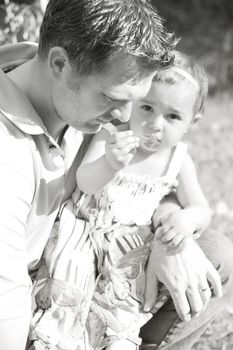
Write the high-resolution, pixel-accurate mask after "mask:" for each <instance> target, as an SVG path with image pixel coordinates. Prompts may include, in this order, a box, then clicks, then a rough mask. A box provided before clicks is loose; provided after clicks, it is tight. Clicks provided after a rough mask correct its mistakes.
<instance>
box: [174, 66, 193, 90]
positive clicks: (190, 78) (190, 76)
mask: <svg viewBox="0 0 233 350" xmlns="http://www.w3.org/2000/svg"><path fill="white" fill-rule="evenodd" d="M172 70H173V71H174V72H176V73H178V74H180V75H182V77H184V78H185V79H187V80H188V81H189V82H190V83H192V84H194V85H195V86H196V87H197V88H199V85H198V82H197V81H196V80H195V79H194V78H193V77H192V75H191V74H189V73H188V72H186V71H185V70H184V69H183V68H180V67H172Z"/></svg>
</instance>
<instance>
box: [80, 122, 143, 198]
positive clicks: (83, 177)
mask: <svg viewBox="0 0 233 350" xmlns="http://www.w3.org/2000/svg"><path fill="white" fill-rule="evenodd" d="M138 145H139V142H138V138H137V137H135V136H134V135H133V132H132V131H131V130H127V131H119V132H116V133H115V134H114V135H110V134H109V132H108V131H106V130H105V129H102V130H101V131H100V132H99V133H98V134H96V135H94V136H93V138H92V140H91V143H90V145H89V148H88V150H87V152H86V155H85V157H84V159H83V161H82V163H81V165H80V167H79V168H78V170H77V174H76V179H77V184H78V187H79V188H80V190H82V191H83V192H84V193H87V194H94V193H96V192H98V191H99V190H100V189H101V188H103V187H104V186H105V185H106V184H107V183H108V182H109V181H110V180H112V178H113V177H114V175H115V174H116V173H117V171H118V170H120V169H122V168H123V167H125V166H126V165H127V164H129V162H130V161H131V160H132V158H133V157H134V154H135V150H136V148H137V147H138Z"/></svg>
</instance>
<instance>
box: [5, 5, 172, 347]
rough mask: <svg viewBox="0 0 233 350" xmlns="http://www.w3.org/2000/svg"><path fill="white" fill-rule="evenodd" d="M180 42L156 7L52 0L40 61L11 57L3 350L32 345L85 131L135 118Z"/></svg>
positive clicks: (7, 79)
mask: <svg viewBox="0 0 233 350" xmlns="http://www.w3.org/2000/svg"><path fill="white" fill-rule="evenodd" d="M174 44H175V40H174V38H173V36H171V35H170V34H169V33H167V32H166V31H165V29H164V28H163V25H162V23H161V19H160V17H159V16H158V14H157V13H156V11H155V9H153V7H152V5H151V4H150V2H149V1H144V0H137V1H135V0H51V1H50V2H49V4H48V6H47V9H46V13H45V17H44V21H43V24H42V26H41V31H40V39H39V47H38V54H37V55H36V56H35V57H34V58H32V59H31V60H28V61H27V62H25V63H24V64H22V65H18V64H19V62H18V58H17V57H15V59H14V54H13V53H14V50H13V52H12V51H8V52H9V60H10V64H9V65H7V64H4V68H5V71H8V73H7V74H5V73H3V72H0V133H1V135H0V143H1V147H0V168H1V169H0V174H1V175H0V176H1V183H0V193H1V196H0V198H1V199H0V208H1V219H0V226H1V228H0V241H1V244H0V259H1V261H0V349H7V350H13V349H14V350H21V349H24V348H25V344H26V339H27V333H28V327H29V322H30V316H31V298H30V296H31V280H30V277H29V274H30V275H31V274H32V271H33V270H36V268H37V265H38V262H39V260H40V257H41V254H42V252H43V249H44V247H45V244H46V241H47V239H48V236H49V233H50V231H51V228H52V225H53V222H54V220H55V217H56V215H57V213H58V209H59V207H60V204H61V203H62V201H63V200H65V199H66V198H67V197H69V196H70V194H71V192H72V190H73V188H74V184H75V176H74V174H75V166H76V165H77V164H78V163H77V162H76V161H75V162H74V163H73V160H74V157H75V155H76V153H77V151H78V149H79V146H80V144H81V141H82V132H84V133H95V132H97V131H98V130H99V129H100V128H101V126H102V124H104V123H106V122H108V121H110V120H113V119H119V120H120V121H121V122H124V121H127V120H128V119H129V116H130V111H131V102H132V100H134V99H136V98H139V97H142V96H145V95H146V93H147V91H148V90H149V88H150V84H151V80H152V77H153V74H154V72H155V70H156V69H158V68H159V67H162V66H166V65H168V64H170V62H171V61H172V59H173V55H172V49H173V47H174ZM9 50H10V48H9ZM25 53H26V52H25ZM28 53H29V54H31V53H30V49H29V52H28ZM6 57H7V51H5V53H4V54H3V53H2V56H1V59H2V61H3V62H5V60H6ZM20 58H22V59H23V57H19V59H20ZM17 65H18V66H17ZM15 66H16V67H15ZM12 68H14V69H12ZM68 126H69V127H68ZM72 163H73V164H74V167H72Z"/></svg>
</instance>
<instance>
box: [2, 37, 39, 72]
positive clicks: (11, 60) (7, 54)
mask: <svg viewBox="0 0 233 350" xmlns="http://www.w3.org/2000/svg"><path fill="white" fill-rule="evenodd" d="M37 48H38V45H37V44H36V43H32V42H21V43H16V44H7V45H2V46H0V68H1V69H2V70H3V71H5V72H8V71H10V70H12V69H14V68H15V67H17V66H19V65H20V64H22V63H25V61H27V60H29V59H31V58H32V57H34V56H35V54H36V53H37Z"/></svg>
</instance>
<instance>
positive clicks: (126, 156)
mask: <svg viewBox="0 0 233 350" xmlns="http://www.w3.org/2000/svg"><path fill="white" fill-rule="evenodd" d="M138 146H139V139H138V137H136V136H134V135H133V131H131V130H128V131H121V132H117V133H116V134H114V135H111V137H110V138H109V140H108V141H107V142H106V146H105V155H106V160H107V162H108V164H109V165H110V166H111V167H112V168H113V169H116V170H120V169H121V168H123V167H125V166H126V165H128V164H129V163H130V162H131V160H132V159H133V157H134V155H135V152H136V148H137V147H138Z"/></svg>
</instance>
